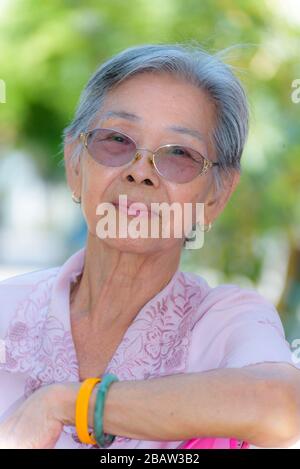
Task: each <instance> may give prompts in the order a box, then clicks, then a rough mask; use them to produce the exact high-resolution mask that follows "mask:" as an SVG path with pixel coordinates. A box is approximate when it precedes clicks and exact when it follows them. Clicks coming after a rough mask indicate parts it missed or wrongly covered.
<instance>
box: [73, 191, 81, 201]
mask: <svg viewBox="0 0 300 469" xmlns="http://www.w3.org/2000/svg"><path fill="white" fill-rule="evenodd" d="M72 200H73V202H75V204H80V203H81V197H76V195H75V192H72Z"/></svg>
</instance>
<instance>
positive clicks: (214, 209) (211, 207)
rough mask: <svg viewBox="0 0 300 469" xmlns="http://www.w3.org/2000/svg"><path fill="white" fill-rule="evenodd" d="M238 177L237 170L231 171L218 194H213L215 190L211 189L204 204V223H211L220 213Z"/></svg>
mask: <svg viewBox="0 0 300 469" xmlns="http://www.w3.org/2000/svg"><path fill="white" fill-rule="evenodd" d="M240 177H241V175H240V173H239V172H238V171H233V172H232V174H231V175H230V176H229V178H227V179H226V180H225V181H224V188H223V190H222V191H221V192H220V194H215V190H213V194H212V196H211V197H210V198H209V199H208V202H206V204H205V210H204V212H205V223H207V224H208V223H212V222H213V221H214V220H215V219H216V218H217V217H218V216H219V214H220V213H222V211H223V210H224V208H225V206H226V204H227V202H228V200H229V199H230V197H231V195H232V193H233V192H234V191H235V189H236V186H237V185H238V183H239V181H240Z"/></svg>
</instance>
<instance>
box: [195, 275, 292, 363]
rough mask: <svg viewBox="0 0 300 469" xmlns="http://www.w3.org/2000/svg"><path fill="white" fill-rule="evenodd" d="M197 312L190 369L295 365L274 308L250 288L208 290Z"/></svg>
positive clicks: (234, 287)
mask: <svg viewBox="0 0 300 469" xmlns="http://www.w3.org/2000/svg"><path fill="white" fill-rule="evenodd" d="M200 309H202V314H200V320H198V321H197V322H196V324H195V326H194V328H193V336H192V344H191V357H190V366H191V369H192V370H196V369H197V367H198V366H199V365H200V370H201V369H202V370H204V369H213V368H240V367H243V366H247V365H253V364H256V363H262V362H287V363H290V364H292V365H294V366H295V364H294V362H293V357H292V350H291V347H290V345H289V343H288V341H287V340H286V338H285V333H284V328H283V325H282V323H281V320H280V316H279V314H278V312H277V310H276V308H275V306H274V305H273V304H272V303H271V302H270V301H269V300H267V299H266V298H264V297H263V296H262V295H260V294H259V293H258V292H257V291H255V290H254V289H250V288H240V287H238V286H237V285H232V284H227V285H220V286H218V287H216V288H214V289H212V291H211V292H210V293H209V294H208V295H207V298H206V299H205V300H204V302H203V304H202V305H201V306H200ZM203 309H204V313H203ZM198 369H199V368H198Z"/></svg>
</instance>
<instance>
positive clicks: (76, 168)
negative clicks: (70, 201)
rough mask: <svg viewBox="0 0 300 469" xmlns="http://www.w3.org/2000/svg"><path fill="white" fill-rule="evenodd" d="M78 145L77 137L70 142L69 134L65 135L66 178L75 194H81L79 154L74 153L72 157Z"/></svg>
mask: <svg viewBox="0 0 300 469" xmlns="http://www.w3.org/2000/svg"><path fill="white" fill-rule="evenodd" d="M78 145H80V142H79V139H76V140H75V141H74V142H71V141H70V138H69V136H67V138H66V140H65V145H64V159H65V168H66V178H67V183H68V186H69V188H70V190H71V192H72V193H73V192H75V194H76V196H80V194H81V180H82V170H81V154H79V156H77V157H76V155H75V159H74V158H73V155H74V152H75V151H76V152H77V150H78ZM77 154H78V153H77Z"/></svg>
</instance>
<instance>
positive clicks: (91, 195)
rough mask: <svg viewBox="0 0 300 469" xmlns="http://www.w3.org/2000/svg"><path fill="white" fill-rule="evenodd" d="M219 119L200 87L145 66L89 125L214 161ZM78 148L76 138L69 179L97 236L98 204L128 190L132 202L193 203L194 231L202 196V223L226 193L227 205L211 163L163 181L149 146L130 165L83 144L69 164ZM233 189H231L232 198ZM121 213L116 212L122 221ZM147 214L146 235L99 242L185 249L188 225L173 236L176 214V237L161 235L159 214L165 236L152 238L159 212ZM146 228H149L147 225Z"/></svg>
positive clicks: (127, 246)
mask: <svg viewBox="0 0 300 469" xmlns="http://www.w3.org/2000/svg"><path fill="white" fill-rule="evenodd" d="M109 111H114V112H115V113H118V112H123V113H124V112H126V113H129V114H134V115H135V116H137V117H136V118H132V117H131V118H125V116H123V117H121V116H116V115H114V116H109V117H107V116H105V114H106V113H108V112H109ZM214 123H215V109H214V106H213V104H212V102H211V101H210V99H209V98H208V97H207V95H206V94H205V93H204V92H203V91H201V90H199V88H197V87H196V86H193V85H191V84H188V83H186V82H185V81H183V80H181V79H180V78H176V77H174V76H171V75H169V74H166V73H164V74H162V73H160V74H155V73H152V72H146V73H145V72H144V73H142V74H139V75H136V76H133V77H131V78H129V79H127V80H126V81H124V82H123V83H121V84H120V85H118V86H117V87H116V88H115V89H113V90H111V91H110V92H109V93H108V94H107V96H106V98H105V101H104V105H103V106H102V109H101V111H100V113H99V115H98V116H97V119H96V120H95V121H94V123H93V125H92V126H91V128H90V129H89V130H93V129H95V128H99V127H105V128H113V129H117V130H118V131H120V132H124V133H126V134H127V135H129V136H130V137H132V138H133V139H134V140H135V141H136V142H137V146H138V148H146V149H148V150H152V151H154V150H155V149H156V148H158V147H159V146H161V145H165V144H172V143H173V144H178V145H183V146H187V147H191V148H193V149H195V150H198V151H199V152H200V153H201V154H202V155H204V156H206V157H207V158H209V159H210V160H212V161H216V156H215V151H214V147H213V144H212V137H211V135H212V132H213V129H214ZM171 126H180V127H186V128H188V129H192V130H196V131H198V132H199V134H200V135H201V137H200V138H197V137H195V136H192V135H190V134H186V133H182V132H180V133H179V132H175V131H174V130H169V129H168V127H171ZM73 145H74V144H73ZM73 148H74V147H72V146H71V145H70V144H68V145H66V147H65V156H66V163H67V164H66V167H67V178H68V183H69V185H70V188H71V190H72V191H75V193H76V195H77V196H78V195H80V196H81V207H82V211H83V214H84V217H85V220H86V223H87V227H88V231H89V234H90V235H91V236H97V231H96V227H97V223H98V222H99V220H100V218H101V216H99V211H98V215H97V206H99V204H101V203H102V202H110V203H112V202H113V201H115V200H116V199H118V197H119V195H121V194H124V195H127V198H128V200H133V201H137V202H142V203H144V204H146V205H149V204H151V203H152V202H159V203H162V202H166V203H167V204H169V205H171V204H172V203H174V202H177V204H180V206H181V208H182V213H183V211H184V210H183V208H184V204H186V203H190V204H192V207H193V212H192V216H190V217H185V221H184V226H185V229H186V230H187V227H189V228H190V229H191V227H192V224H193V223H195V222H196V221H197V220H196V211H195V203H196V202H202V203H204V204H205V205H204V214H205V219H204V220H201V221H202V223H209V222H212V221H213V220H214V219H215V218H216V216H217V215H218V213H219V212H220V211H221V209H222V206H224V204H225V199H226V194H225V193H224V197H223V199H224V200H223V205H222V200H218V201H217V200H215V199H214V191H213V174H212V170H211V169H209V170H208V172H207V173H206V174H204V175H200V176H197V177H196V178H195V179H194V180H192V181H191V182H188V183H184V184H178V183H175V182H171V181H168V180H167V179H164V178H163V177H162V176H160V175H159V174H158V173H157V172H156V170H155V168H154V166H153V165H152V164H151V163H150V161H149V156H151V154H150V153H149V152H143V151H142V155H143V157H142V158H141V159H139V160H137V161H132V162H131V163H129V164H126V165H125V166H122V167H108V166H103V165H101V164H99V163H97V162H96V161H95V160H94V159H93V158H91V156H90V155H89V154H88V153H87V151H86V149H83V150H82V154H81V157H80V160H79V162H78V165H77V167H76V168H75V169H73V168H72V166H71V165H70V164H69V161H70V155H71V152H72V150H73ZM234 185H235V184H234ZM232 190H233V187H232ZM232 190H231V191H230V193H231V192H232ZM229 195H230V194H227V197H228V196H229ZM221 199H222V196H221ZM102 213H104V212H102ZM118 214H119V213H118V210H117V211H116V215H117V220H118ZM171 214H172V211H171ZM125 217H127V221H128V225H129V224H130V223H131V222H132V220H133V219H134V218H135V217H134V216H132V215H125ZM146 218H147V219H148V231H147V233H148V237H147V238H146V237H143V238H135V239H134V238H132V237H130V236H127V237H125V238H120V237H118V236H117V237H115V238H105V239H102V240H101V242H105V243H108V244H109V245H110V246H111V247H116V248H118V249H120V250H124V251H132V252H139V253H141V252H144V253H146V252H154V251H161V250H165V249H166V248H167V249H168V248H172V247H174V248H175V247H176V246H177V247H178V248H181V247H182V243H183V240H184V232H183V231H182V234H183V235H182V238H176V237H174V229H175V228H174V226H173V223H174V216H173V215H172V216H171V220H170V222H169V223H170V237H168V238H164V237H161V233H162V231H161V229H162V223H163V219H162V218H161V217H159V221H158V220H156V223H157V222H159V224H160V231H159V232H160V237H159V238H157V237H151V231H150V225H151V222H152V221H153V217H151V215H149V217H146ZM155 218H156V217H155ZM144 223H145V221H144ZM177 223H178V221H177ZM179 223H181V222H179ZM182 227H183V224H182ZM117 229H118V222H117ZM143 229H145V224H144V225H143ZM188 231H189V230H187V231H186V233H188ZM143 233H145V231H143Z"/></svg>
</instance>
